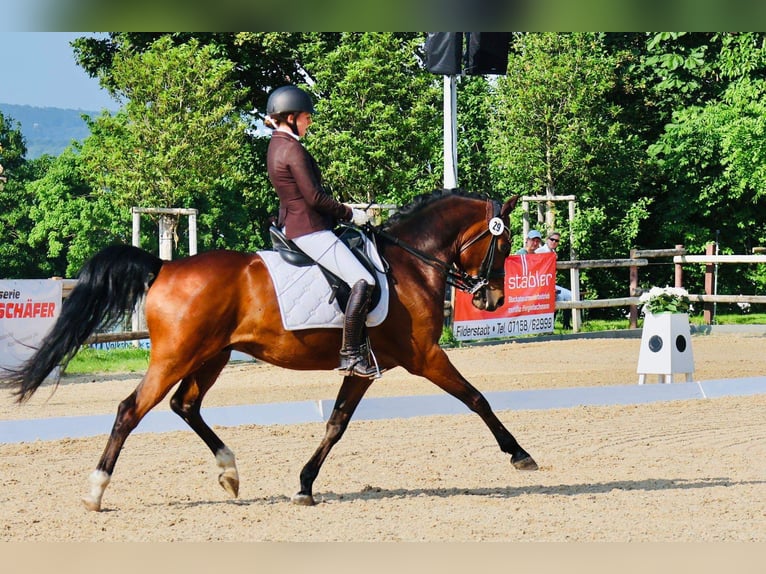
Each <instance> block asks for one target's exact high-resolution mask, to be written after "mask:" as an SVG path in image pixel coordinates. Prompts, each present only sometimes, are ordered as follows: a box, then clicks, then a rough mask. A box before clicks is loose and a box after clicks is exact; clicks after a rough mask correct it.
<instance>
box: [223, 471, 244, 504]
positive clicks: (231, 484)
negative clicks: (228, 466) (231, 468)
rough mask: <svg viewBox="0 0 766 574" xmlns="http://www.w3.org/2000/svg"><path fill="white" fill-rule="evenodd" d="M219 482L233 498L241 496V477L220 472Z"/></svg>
mask: <svg viewBox="0 0 766 574" xmlns="http://www.w3.org/2000/svg"><path fill="white" fill-rule="evenodd" d="M218 484H220V485H221V486H222V487H223V489H224V490H225V491H226V492H228V493H229V495H230V496H231V497H232V498H237V497H238V496H239V478H237V477H236V476H232V474H231V473H227V472H222V473H221V474H219V475H218Z"/></svg>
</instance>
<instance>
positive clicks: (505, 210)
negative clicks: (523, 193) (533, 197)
mask: <svg viewBox="0 0 766 574" xmlns="http://www.w3.org/2000/svg"><path fill="white" fill-rule="evenodd" d="M518 201H519V196H518V195H514V196H513V197H511V198H510V199H509V200H508V201H506V202H505V203H504V204H503V207H501V208H500V217H505V216H506V215H508V214H509V213H510V212H511V211H513V208H514V207H516V203H517V202H518Z"/></svg>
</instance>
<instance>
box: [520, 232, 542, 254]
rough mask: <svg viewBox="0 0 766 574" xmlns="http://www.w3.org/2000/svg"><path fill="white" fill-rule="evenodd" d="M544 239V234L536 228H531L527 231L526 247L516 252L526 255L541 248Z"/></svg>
mask: <svg viewBox="0 0 766 574" xmlns="http://www.w3.org/2000/svg"><path fill="white" fill-rule="evenodd" d="M542 241H543V236H542V235H540V232H539V231H537V230H536V229H531V230H530V231H529V233H527V237H526V239H525V240H524V247H522V248H521V249H519V250H518V251H517V252H516V255H526V254H527V253H534V252H535V251H536V250H537V249H539V248H540V244H541V243H542Z"/></svg>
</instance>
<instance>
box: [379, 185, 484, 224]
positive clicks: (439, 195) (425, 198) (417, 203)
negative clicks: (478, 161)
mask: <svg viewBox="0 0 766 574" xmlns="http://www.w3.org/2000/svg"><path fill="white" fill-rule="evenodd" d="M448 197H466V198H470V199H478V200H481V201H486V200H487V196H486V195H478V194H476V193H470V192H467V191H465V190H463V189H460V188H458V189H436V190H434V191H432V192H431V193H424V194H421V195H418V196H416V197H415V198H414V199H413V200H412V201H411V202H410V203H409V204H408V205H405V206H404V207H402V208H400V209H399V210H398V211H397V212H396V213H394V214H393V215H392V216H391V217H390V218H389V219H388V220H387V221H386V222H385V223H383V225H382V226H381V229H383V230H386V231H388V230H389V229H390V228H391V227H393V226H395V225H396V224H398V223H401V222H403V221H405V220H408V219H410V218H411V217H413V216H414V215H416V214H417V213H419V212H420V211H422V210H423V209H425V208H426V207H428V206H429V205H431V204H433V203H436V202H437V201H441V200H442V199H445V198H448Z"/></svg>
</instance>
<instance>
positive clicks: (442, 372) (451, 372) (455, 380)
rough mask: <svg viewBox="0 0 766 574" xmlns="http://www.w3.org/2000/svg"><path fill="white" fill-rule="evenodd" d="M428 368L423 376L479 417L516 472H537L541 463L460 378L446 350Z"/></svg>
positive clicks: (428, 362) (481, 397)
mask: <svg viewBox="0 0 766 574" xmlns="http://www.w3.org/2000/svg"><path fill="white" fill-rule="evenodd" d="M426 365H427V367H426V368H425V369H424V371H423V373H422V375H423V376H424V377H426V378H428V379H429V380H430V381H431V382H433V383H435V384H436V385H437V386H438V387H440V388H442V389H444V390H445V391H447V392H448V393H449V394H450V395H452V396H453V397H455V398H457V399H459V400H460V401H461V402H462V403H463V404H465V405H466V406H467V407H468V408H469V409H471V410H472V411H473V412H475V413H476V414H478V415H479V416H480V417H481V420H483V421H484V423H485V424H486V425H487V427H488V428H489V430H490V431H491V432H492V434H493V435H494V437H495V440H497V444H498V445H499V446H500V450H502V451H503V452H504V453H506V454H509V455H511V464H513V466H514V467H515V468H517V469H519V470H537V463H536V462H535V461H534V459H533V458H532V457H531V456H530V455H529V453H528V452H527V451H525V450H524V449H523V448H521V445H519V443H518V442H517V441H516V439H515V438H514V436H513V435H512V434H511V433H510V431H508V429H506V428H505V426H504V425H503V423H501V422H500V420H499V419H498V418H497V416H496V415H495V413H494V412H493V411H492V407H491V406H490V405H489V402H488V401H487V399H486V398H485V397H484V395H482V394H481V393H480V392H479V391H478V390H477V389H476V388H475V387H474V386H473V385H471V383H469V382H468V381H467V380H466V379H465V378H464V377H463V375H461V374H460V372H459V371H458V370H457V369H456V368H455V366H454V365H453V364H452V363H451V362H450V360H449V357H447V355H446V353H444V351H443V350H442V349H440V348H439V349H438V350H437V351H436V352H434V353H432V355H431V356H429V359H428V361H427V362H426Z"/></svg>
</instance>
